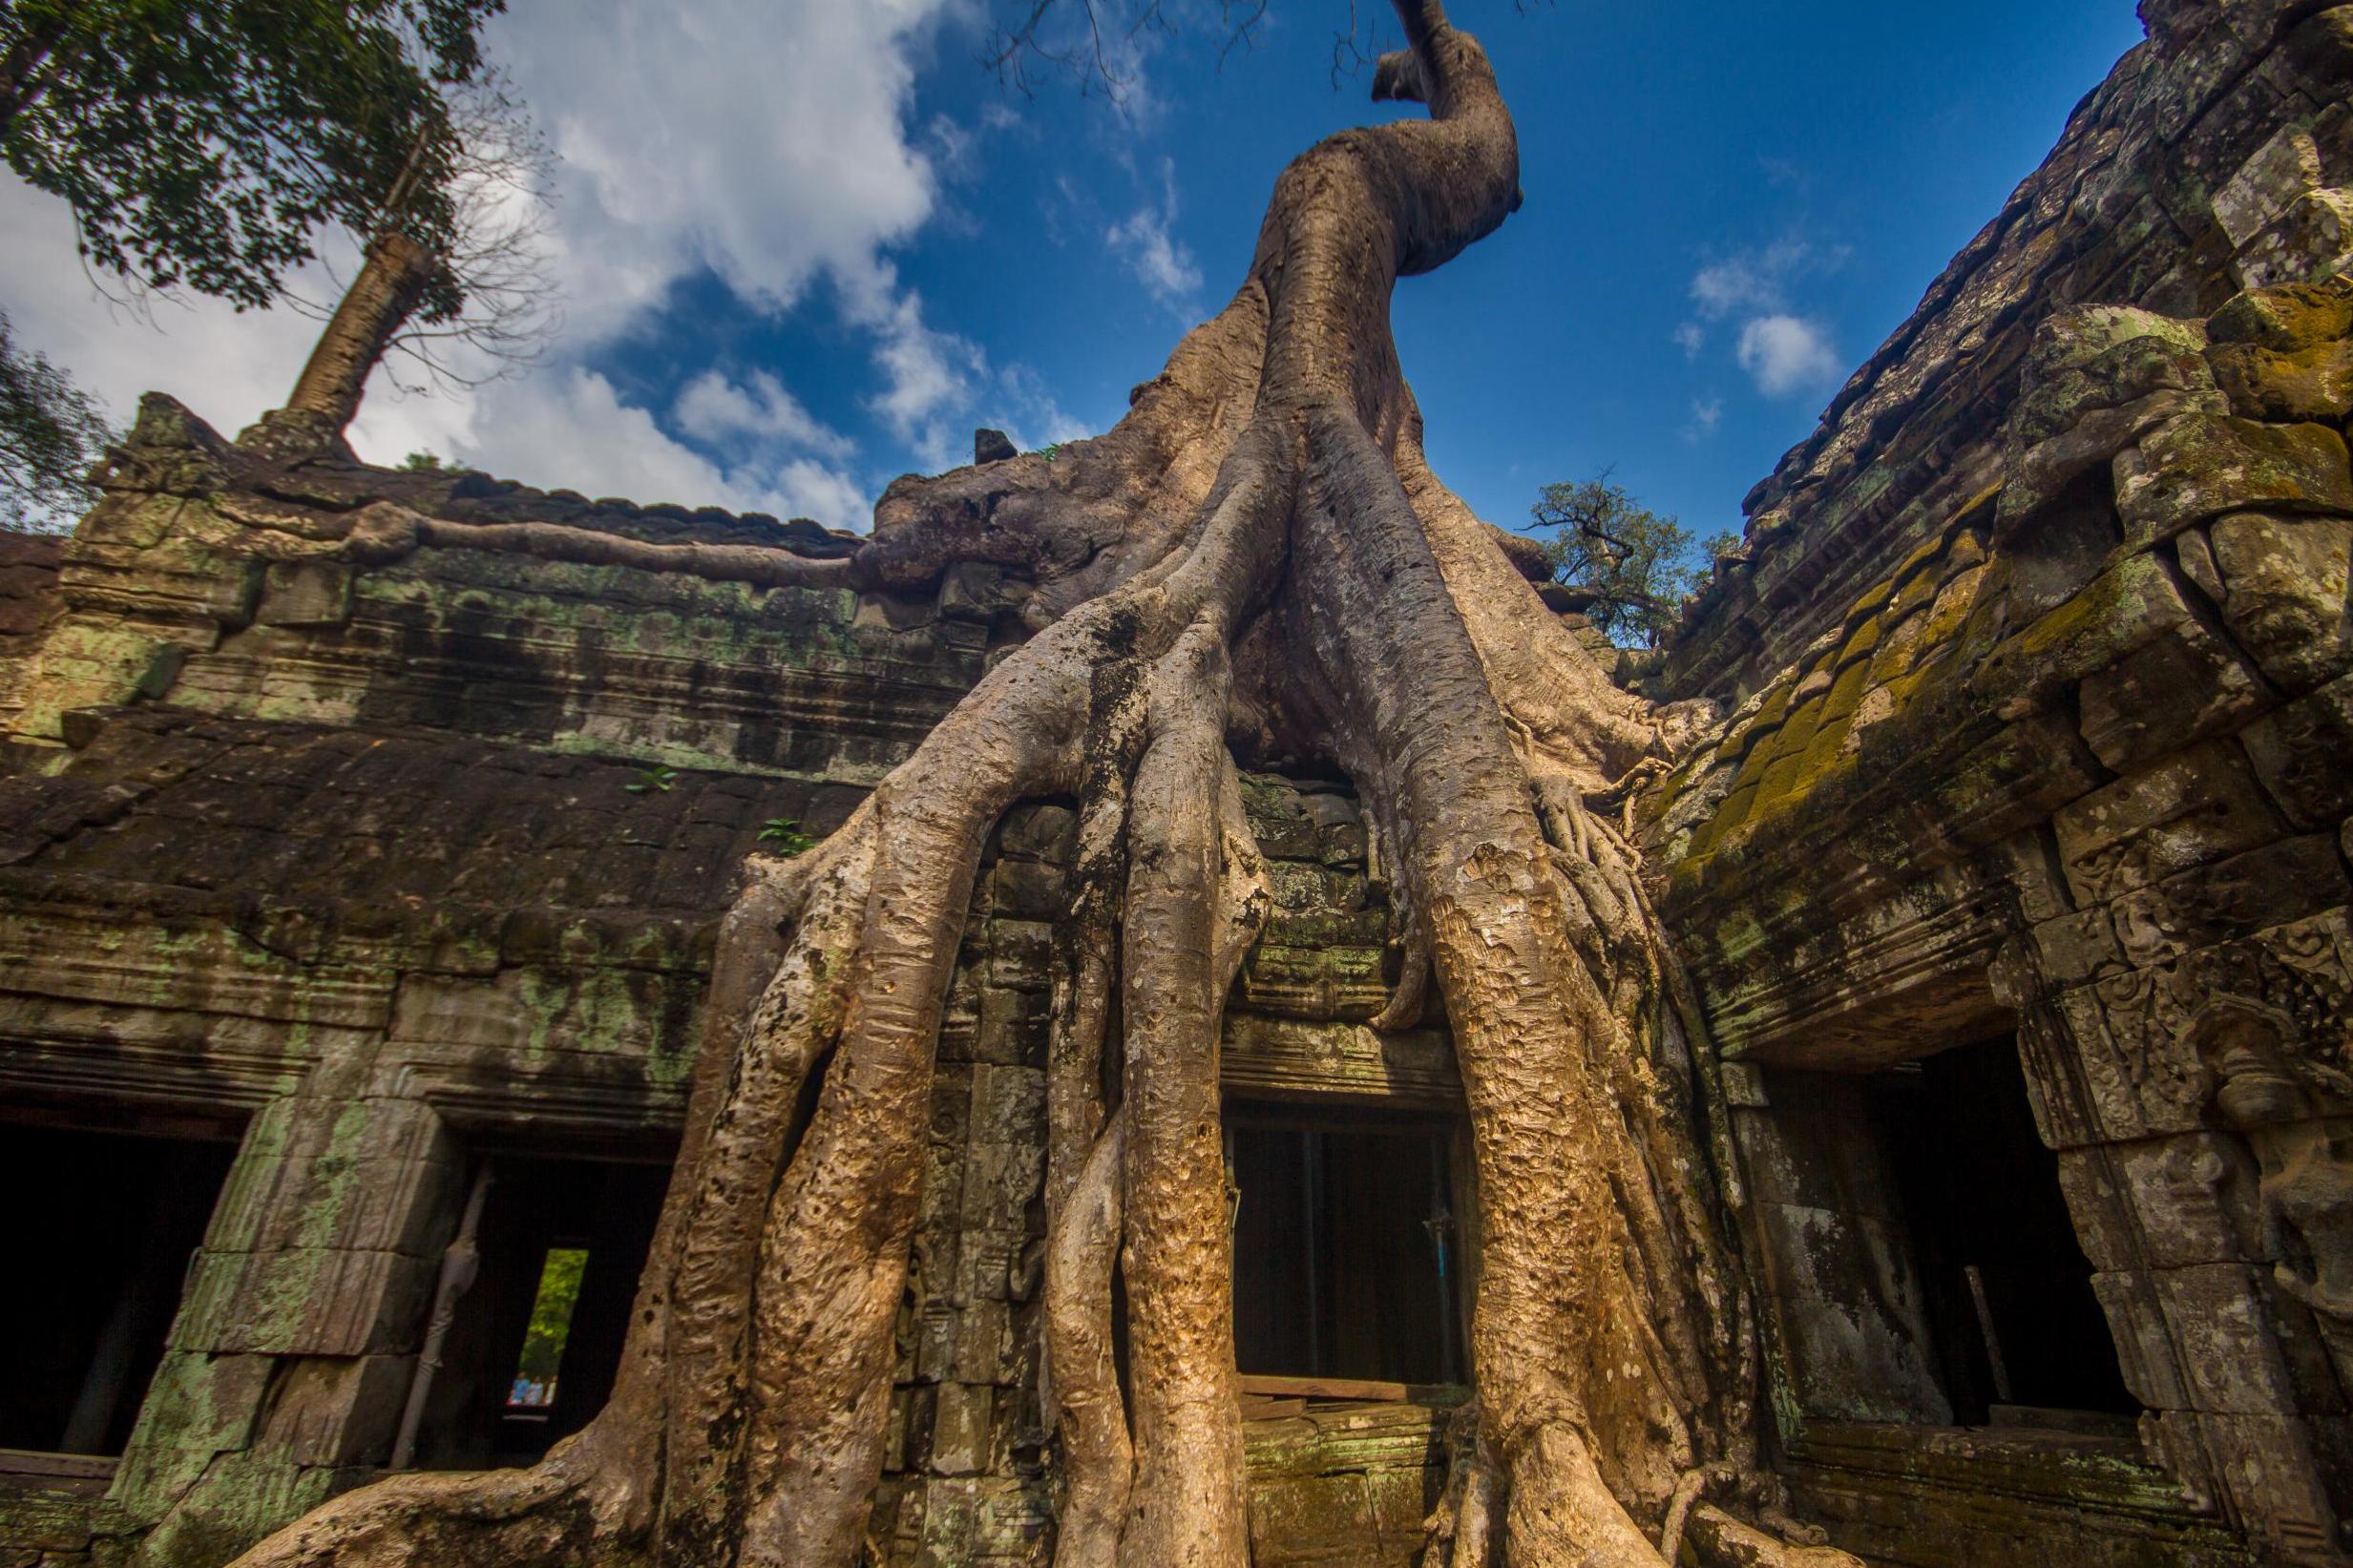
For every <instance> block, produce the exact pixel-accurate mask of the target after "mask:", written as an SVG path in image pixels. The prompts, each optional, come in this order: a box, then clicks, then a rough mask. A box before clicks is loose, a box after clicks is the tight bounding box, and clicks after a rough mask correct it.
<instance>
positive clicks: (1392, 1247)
mask: <svg viewBox="0 0 2353 1568" xmlns="http://www.w3.org/2000/svg"><path fill="white" fill-rule="evenodd" d="M1452 1133H1453V1130H1452V1128H1451V1127H1450V1126H1447V1125H1445V1124H1436V1123H1432V1122H1429V1121H1398V1120H1387V1119H1380V1118H1377V1117H1373V1116H1369V1115H1364V1114H1358V1115H1355V1116H1343V1115H1335V1114H1330V1113H1320V1114H1313V1113H1306V1112H1299V1111H1292V1110H1289V1109H1287V1108H1283V1107H1275V1106H1266V1107H1258V1106H1229V1107H1228V1108H1227V1117H1226V1149H1227V1162H1228V1166H1229V1170H1230V1172H1231V1177H1230V1180H1231V1181H1232V1183H1233V1188H1234V1191H1233V1193H1232V1195H1231V1202H1233V1203H1234V1204H1235V1208H1234V1239H1233V1333H1234V1359H1235V1362H1236V1364H1237V1365H1238V1366H1239V1368H1240V1369H1241V1370H1242V1371H1243V1372H1244V1373H1246V1374H1253V1373H1255V1374H1266V1375H1271V1376H1289V1377H1328V1378H1350V1379H1378V1380H1383V1381H1391V1382H1398V1383H1419V1384H1432V1383H1456V1382H1460V1381H1461V1377H1462V1371H1461V1366H1462V1360H1461V1336H1460V1328H1459V1326H1458V1325H1459V1319H1460V1309H1461V1299H1462V1298H1461V1295H1460V1282H1459V1281H1458V1279H1457V1274H1458V1272H1459V1269H1460V1264H1459V1259H1460V1242H1459V1234H1460V1228H1459V1220H1458V1217H1457V1215H1456V1214H1455V1201H1454V1181H1453V1173H1452V1169H1451V1152H1452V1143H1453V1136H1452Z"/></svg>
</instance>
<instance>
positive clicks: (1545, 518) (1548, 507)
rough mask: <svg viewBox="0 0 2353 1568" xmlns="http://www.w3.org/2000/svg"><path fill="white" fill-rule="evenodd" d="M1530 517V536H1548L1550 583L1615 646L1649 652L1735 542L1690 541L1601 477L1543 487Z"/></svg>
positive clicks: (1671, 522)
mask: <svg viewBox="0 0 2353 1568" xmlns="http://www.w3.org/2000/svg"><path fill="white" fill-rule="evenodd" d="M1529 515H1530V516H1531V517H1532V518H1533V519H1534V520H1533V521H1532V522H1531V523H1530V524H1529V525H1528V526H1529V528H1530V529H1531V530H1542V531H1548V533H1549V536H1548V537H1547V538H1546V539H1545V540H1544V554H1545V555H1546V557H1547V558H1548V559H1550V561H1551V562H1552V575H1553V580H1555V581H1556V582H1560V583H1563V584H1565V585H1566V586H1567V587H1569V588H1572V589H1575V590H1578V595H1577V596H1578V597H1579V598H1580V599H1581V600H1582V602H1581V603H1580V605H1579V608H1580V609H1581V610H1582V611H1583V612H1584V614H1585V616H1586V618H1587V619H1589V620H1591V621H1592V622H1593V624H1594V625H1595V626H1597V627H1599V628H1600V629H1601V630H1602V632H1603V633H1604V634H1606V635H1607V637H1608V638H1609V640H1610V641H1612V642H1615V643H1617V644H1618V645H1619V646H1621V647H1625V646H1629V645H1640V646H1642V647H1646V648H1652V647H1656V646H1657V645H1658V640H1659V638H1661V637H1662V636H1664V635H1665V634H1666V632H1667V630H1668V628H1669V627H1670V626H1672V625H1673V624H1674V618H1675V613H1676V611H1677V610H1678V609H1680V608H1681V606H1682V603H1683V601H1684V599H1685V598H1686V597H1688V596H1690V595H1691V594H1692V593H1693V592H1695V591H1696V590H1697V589H1698V587H1699V585H1700V584H1701V583H1704V582H1706V581H1707V580H1708V575H1709V572H1710V570H1711V568H1712V563H1713V560H1714V558H1715V557H1716V556H1717V555H1720V554H1725V553H1727V552H1729V551H1730V550H1732V549H1733V547H1734V546H1736V545H1737V544H1738V543H1739V540H1738V539H1737V538H1735V537H1733V535H1732V534H1729V533H1718V534H1714V535H1712V536H1710V537H1709V538H1708V539H1706V540H1705V541H1698V542H1695V541H1694V540H1693V539H1692V537H1691V532H1690V531H1689V530H1688V529H1686V528H1684V527H1683V525H1682V524H1681V523H1679V522H1677V521H1676V520H1675V519H1674V518H1672V517H1665V516H1661V515H1660V514H1659V513H1657V512H1652V511H1650V510H1649V508H1648V507H1645V506H1643V505H1642V504H1641V503H1640V502H1638V501H1636V500H1635V499H1634V498H1633V496H1631V495H1629V494H1628V493H1627V490H1626V487H1625V486H1624V485H1620V484H1616V483H1613V482H1612V481H1611V480H1610V477H1609V475H1608V473H1607V471H1605V472H1603V473H1602V474H1601V475H1599V476H1598V477H1596V478H1592V479H1586V480H1584V481H1582V482H1579V483H1576V484H1556V485H1546V486H1545V487H1544V490H1543V491H1542V492H1540V494H1539V495H1538V497H1537V501H1536V504H1535V506H1533V507H1531V508H1530V509H1529Z"/></svg>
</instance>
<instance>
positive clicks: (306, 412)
mask: <svg viewBox="0 0 2353 1568" xmlns="http://www.w3.org/2000/svg"><path fill="white" fill-rule="evenodd" d="M433 265H434V261H433V255H432V253H431V251H429V250H427V249H426V248H425V247H424V246H423V245H420V244H418V243H417V242H416V241H415V240H411V239H410V238H409V237H408V236H407V235H405V234H403V233H401V232H400V231H399V230H397V229H387V230H385V231H384V232H383V233H382V234H379V235H378V236H377V237H376V238H375V239H374V240H370V241H369V242H368V255H367V259H366V260H365V261H362V262H361V264H360V270H359V273H358V275H357V276H356V277H354V278H353V279H352V280H351V286H350V287H348V288H347V289H345V290H344V296H343V299H342V300H341V301H340V302H338V303H337V304H336V306H335V314H334V315H332V316H331V317H329V318H327V323H326V327H325V328H323V329H322V330H321V331H320V333H319V341H318V342H317V343H316V344H315V345H312V347H311V350H310V358H309V359H308V360H307V361H305V363H304V365H303V373H302V374H301V375H300V376H299V377H297V378H296V380H295V383H294V390H293V392H292V393H290V394H289V395H288V396H287V398H286V403H285V407H284V408H280V409H276V410H274V411H273V412H271V413H268V414H264V415H263V418H262V423H261V425H260V426H259V427H257V428H256V429H257V430H259V431H263V432H266V433H267V436H268V438H272V439H276V440H279V441H282V442H291V443H298V444H299V443H301V442H305V441H308V442H314V443H319V444H325V443H327V442H331V441H335V440H338V439H340V438H341V437H342V435H343V432H344V431H345V430H346V429H349V428H350V424H351V421H352V420H353V419H354V418H355V417H356V416H357V415H358V413H359V411H360V397H361V394H362V393H364V392H366V391H367V389H368V376H369V375H370V374H372V373H373V372H374V370H375V368H376V366H377V364H378V362H380V361H381V360H382V359H383V358H384V351H385V349H386V348H387V347H389V346H390V345H391V342H392V337H393V335H394V334H395V333H397V332H398V331H399V330H400V329H401V327H402V325H403V324H406V323H407V321H408V320H409V315H410V312H411V311H413V310H414V309H416V307H417V302H418V301H419V300H420V299H421V298H422V297H423V295H424V292H425V286H426V284H428V283H429V282H431V281H432V276H433ZM239 439H240V440H242V441H247V442H250V441H251V440H253V439H254V432H252V431H249V432H247V433H246V434H245V435H243V436H241V437H240V438H239Z"/></svg>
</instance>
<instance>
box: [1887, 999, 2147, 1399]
mask: <svg viewBox="0 0 2353 1568" xmlns="http://www.w3.org/2000/svg"><path fill="white" fill-rule="evenodd" d="M1869 1081H1870V1087H1871V1091H1872V1098H1873V1101H1874V1109H1875V1111H1876V1113H1877V1119H1878V1121H1879V1124H1880V1131H1881V1134H1882V1136H1883V1138H1884V1142H1885V1150H1886V1154H1887V1159H1888V1163H1889V1165H1890V1167H1891V1168H1892V1169H1893V1172H1894V1177H1895V1183H1896V1189H1897V1196H1898V1198H1899V1200H1900V1201H1901V1204H1902V1209H1903V1214H1904V1218H1905V1221H1906V1228H1907V1229H1908V1230H1909V1231H1910V1234H1911V1241H1912V1245H1913V1249H1914V1256H1915V1258H1916V1261H1917V1263H1918V1265H1919V1268H1920V1275H1921V1284H1922V1294H1923V1296H1924V1298H1925V1307H1926V1309H1927V1317H1928V1324H1929V1330H1930V1333H1931V1334H1932V1336H1933V1337H1934V1339H1935V1341H1936V1344H1935V1347H1934V1348H1935V1351H1936V1356H1937V1360H1938V1363H1939V1366H1940V1369H1941V1370H1942V1372H1943V1381H1944V1389H1945V1393H1946V1396H1947V1397H1948V1398H1949V1399H1950V1400H1951V1402H1952V1407H1953V1415H1954V1418H1955V1419H1956V1420H1958V1421H1960V1422H1961V1423H1962V1424H1964V1425H1965V1426H1978V1425H1983V1424H1985V1422H1986V1421H1987V1419H1988V1418H1989V1415H1990V1412H1991V1411H1992V1408H1993V1407H1994V1406H1997V1405H2004V1406H2016V1407H2035V1408H2043V1409H2049V1410H2072V1411H2111V1412H2115V1413H2120V1414H2133V1413H2137V1412H2138V1411H2139V1410H2140V1406H2139V1405H2138V1404H2137V1403H2136V1402H2135V1401H2134V1400H2133V1398H2132V1395H2131V1394H2130V1393H2128V1392H2127V1391H2126V1390H2125V1387H2124V1377H2123V1374H2122V1373H2121V1372H2120V1371H2118V1369H2117V1367H2116V1348H2115V1343H2114V1341H2113V1340H2111V1338H2110V1337H2109V1329H2108V1319H2107V1316H2106V1314H2104V1313H2103V1312H2102V1311H2101V1310H2100V1304H2099V1299H2098V1298H2097V1297H2096V1296H2094V1295H2093V1294H2092V1291H2091V1265H2090V1263H2089V1262H2088V1261H2087V1260H2086V1259H2085V1257H2084V1253H2083V1247H2082V1246H2081V1245H2080V1244H2078V1243H2077V1241H2076V1239H2075V1226H2074V1223H2073V1221H2072V1220H2070V1219H2069V1215H2068V1208H2067V1200H2066V1198H2065V1196H2064V1195H2063V1194H2062V1193H2061V1192H2060V1190H2059V1165H2058V1158H2057V1156H2055V1155H2053V1154H2052V1153H2051V1152H2050V1150H2048V1148H2045V1147H2044V1146H2043V1140H2042V1139H2041V1137H2040V1136H2039V1135H2038V1134H2037V1133H2036V1132H2035V1128H2034V1113H2033V1110H2032V1109H2031V1107H2030V1106H2029V1105H2028V1104H2027V1084H2026V1076H2025V1074H2024V1072H2023V1071H2022V1070H2021V1069H2020V1067H2019V1063H2018V1044H2017V1041H2016V1039H2015V1038H2014V1037H2013V1036H2009V1035H2004V1036H2003V1037H2001V1038H2000V1039H1994V1040H1986V1041H1985V1042H1983V1043H1981V1044H1977V1045H1966V1046H1961V1047H1958V1048H1956V1049H1954V1050H1951V1051H1945V1052H1942V1053H1940V1054H1938V1055H1936V1056H1929V1057H1927V1058H1926V1059H1924V1060H1922V1061H1920V1062H1917V1063H1909V1064H1906V1065H1905V1066H1904V1067H1902V1068H1900V1069H1897V1070H1894V1071H1891V1072H1885V1073H1880V1074H1875V1075H1873V1077H1871V1079H1870V1080H1869ZM1997 1357H1998V1358H1999V1360H1998V1363H1997V1359H1996V1358H1997Z"/></svg>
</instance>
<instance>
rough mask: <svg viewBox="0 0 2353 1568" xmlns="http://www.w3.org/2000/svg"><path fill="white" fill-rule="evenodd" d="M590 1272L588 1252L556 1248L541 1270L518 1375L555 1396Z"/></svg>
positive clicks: (517, 1371) (551, 1250)
mask: <svg viewBox="0 0 2353 1568" xmlns="http://www.w3.org/2000/svg"><path fill="white" fill-rule="evenodd" d="M587 1271H588V1249H587V1248H585V1247H578V1246H552V1247H549V1248H548V1249H547V1262H546V1263H545V1264H542V1265H540V1268H539V1293H538V1294H537V1295H536V1296H534V1297H533V1298H532V1302H531V1326H530V1327H529V1328H526V1329H525V1330H524V1331H523V1353H522V1354H521V1355H520V1356H519V1357H517V1358H516V1360H515V1376H516V1377H517V1378H518V1379H524V1380H528V1381H530V1382H532V1383H536V1384H539V1385H541V1386H542V1387H544V1388H547V1389H548V1390H549V1391H550V1393H551V1395H552V1393H553V1391H554V1384H555V1382H556V1374H557V1370H558V1369H561V1367H562V1366H563V1359H564V1342H565V1341H566V1340H568V1339H570V1338H571V1337H572V1313H573V1309H574V1308H575V1307H578V1305H579V1301H580V1278H581V1276H582V1275H584V1274H585V1273H587Z"/></svg>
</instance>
